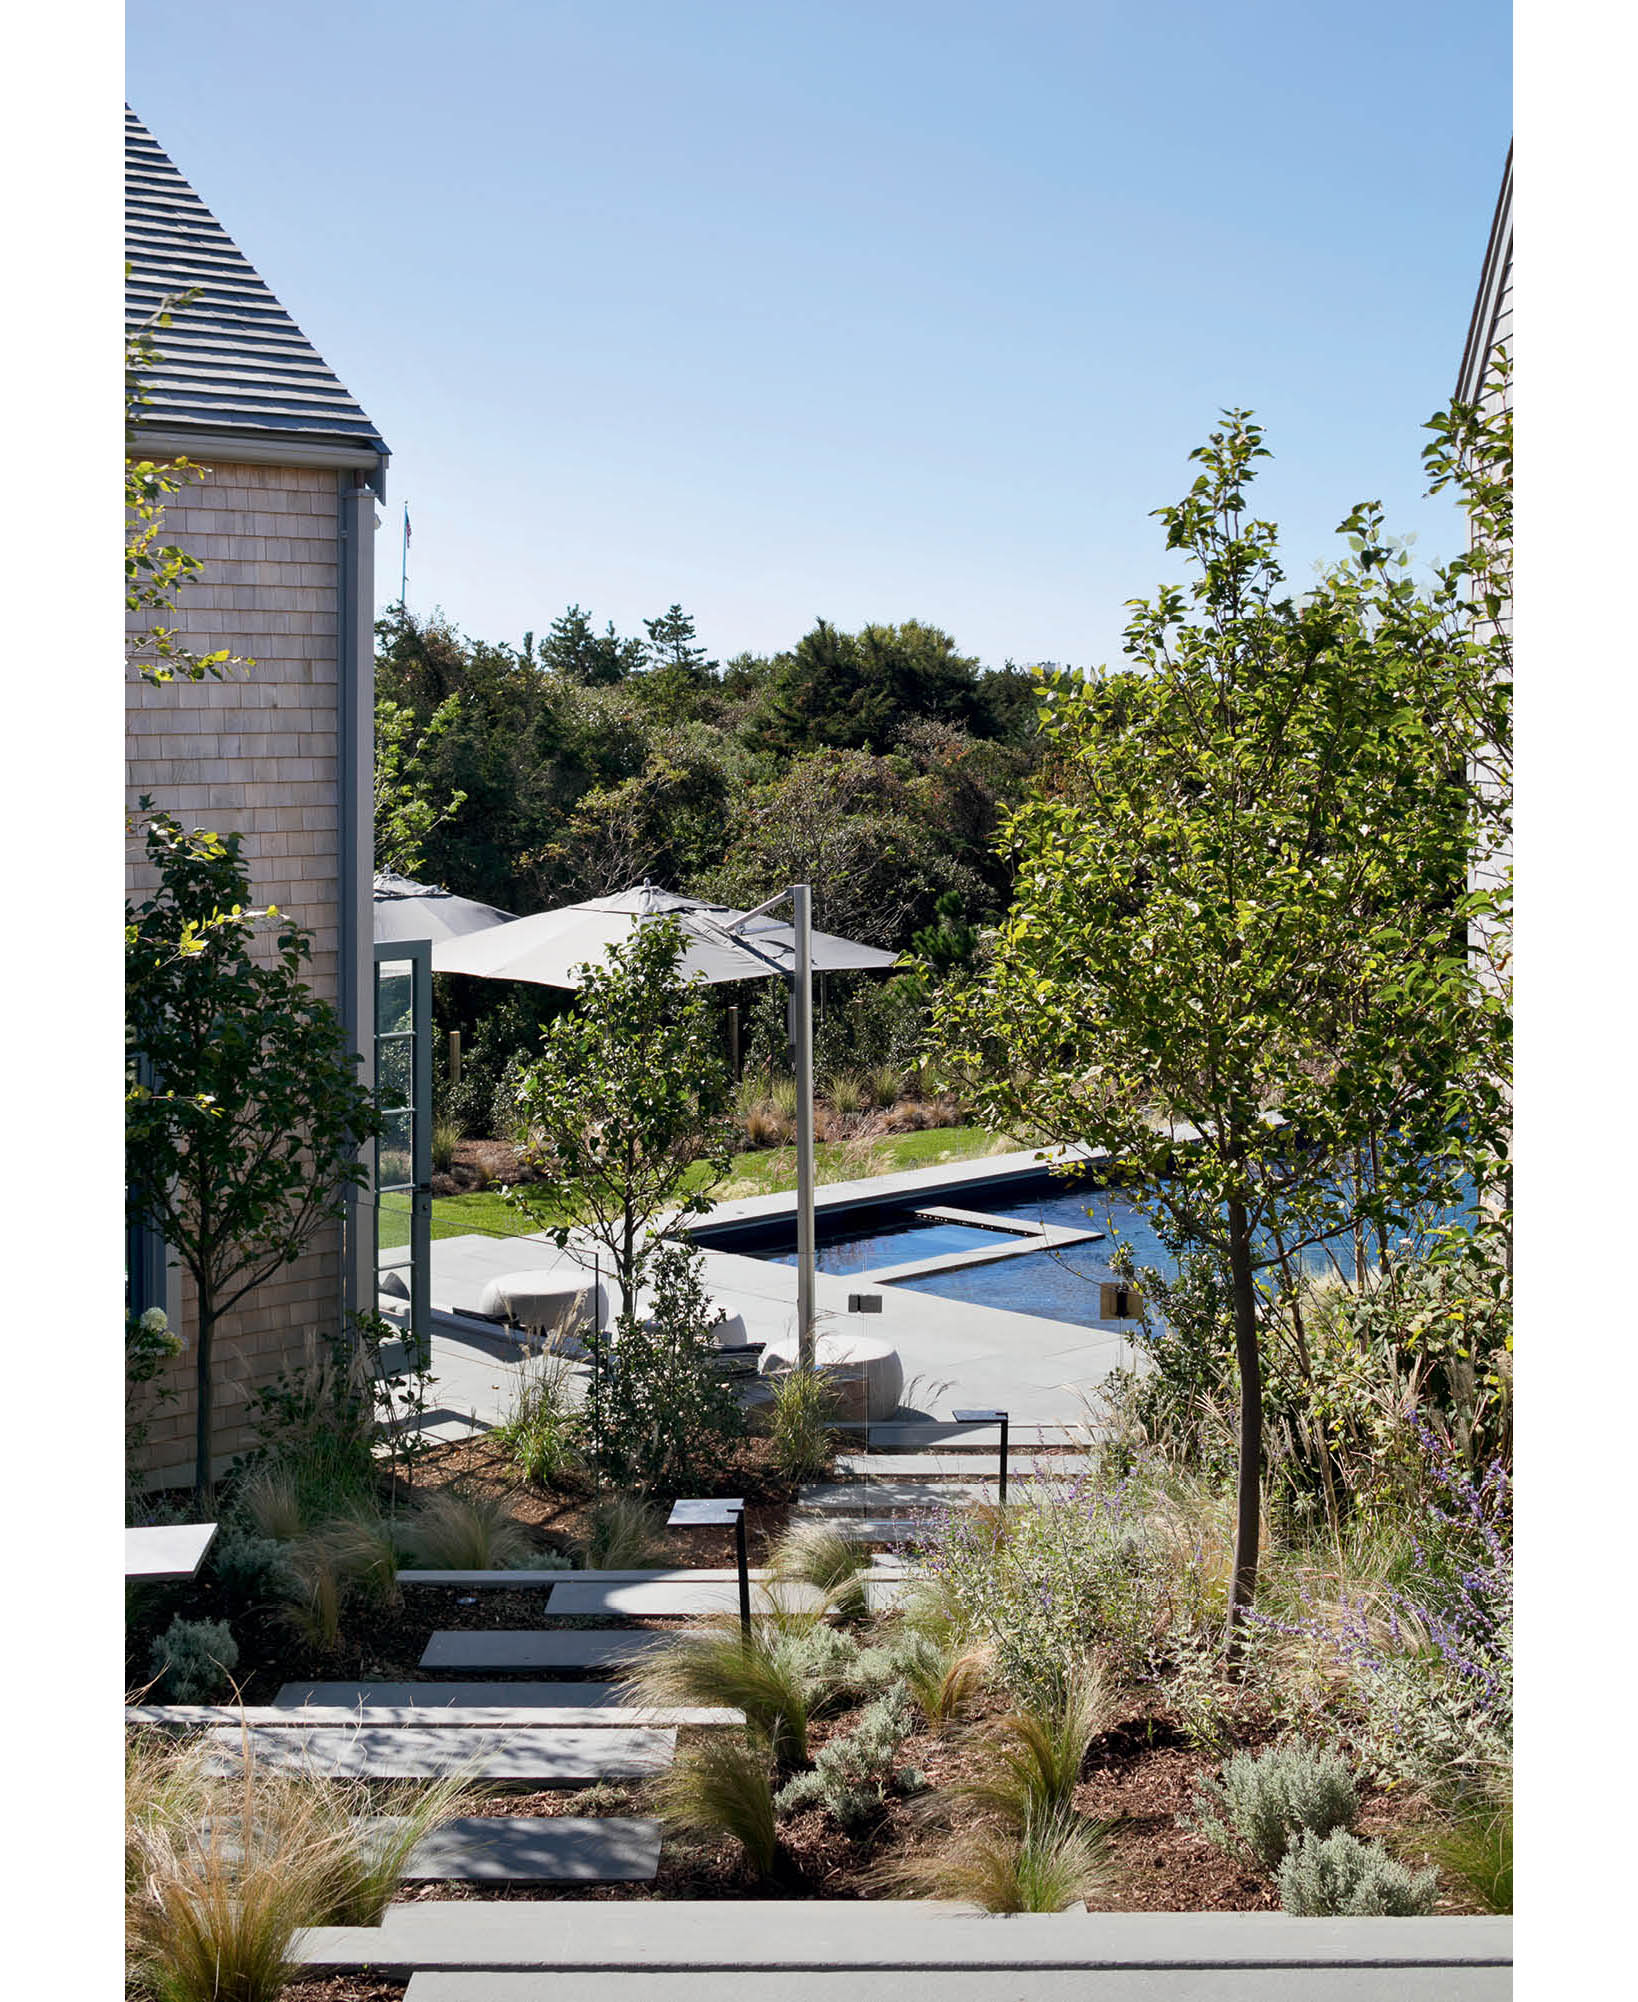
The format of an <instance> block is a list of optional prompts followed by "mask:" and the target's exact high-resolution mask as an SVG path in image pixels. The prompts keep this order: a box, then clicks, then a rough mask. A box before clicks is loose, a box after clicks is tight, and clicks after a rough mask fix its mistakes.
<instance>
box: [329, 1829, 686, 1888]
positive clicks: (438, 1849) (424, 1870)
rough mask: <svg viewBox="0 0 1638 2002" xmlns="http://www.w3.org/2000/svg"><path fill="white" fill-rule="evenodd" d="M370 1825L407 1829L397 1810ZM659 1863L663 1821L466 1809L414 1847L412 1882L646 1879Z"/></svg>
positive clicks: (409, 1868)
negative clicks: (476, 1812) (485, 1812)
mask: <svg viewBox="0 0 1638 2002" xmlns="http://www.w3.org/2000/svg"><path fill="white" fill-rule="evenodd" d="M367 1825H368V1826H369V1827H371V1828H379V1829H381V1830H383V1831H386V1830H389V1829H392V1828H395V1827H402V1825H403V1824H402V1822H401V1821H399V1820H397V1819H396V1818H395V1817H393V1816H391V1815H379V1816H375V1817H373V1818H372V1819H371V1820H370V1821H369V1822H368V1823H367ZM659 1867H660V1824H659V1823H658V1822H657V1821H641V1820H637V1819H634V1818H628V1817H624V1816H620V1815H611V1816H609V1817H607V1818H592V1817H589V1816H580V1815H568V1814H561V1815H504V1814H468V1815H459V1816H457V1817H456V1818H455V1819H454V1820H452V1821H446V1822H443V1823H442V1824H441V1825H440V1826H439V1827H437V1828H435V1829H433V1830H432V1832H431V1833H430V1834H429V1835H427V1836H425V1837H424V1838H423V1839H422V1840H421V1841H420V1842H418V1843H417V1844H416V1845H415V1848H414V1849H413V1850H412V1851H411V1852H410V1857H409V1861H408V1862H407V1863H406V1864H405V1866H404V1878H405V1880H406V1882H408V1883H412V1884H429V1883H457V1884H646V1883H651V1882H652V1881H653V1879H654V1877H655V1875H656V1873H657V1872H658V1870H659Z"/></svg>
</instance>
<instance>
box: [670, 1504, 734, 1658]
mask: <svg viewBox="0 0 1638 2002" xmlns="http://www.w3.org/2000/svg"><path fill="white" fill-rule="evenodd" d="M730 1523H732V1524H733V1529H734V1555H735V1557H736V1558H737V1559H738V1561H739V1625H740V1631H741V1632H742V1633H743V1634H744V1636H745V1638H746V1639H747V1640H749V1639H750V1638H751V1567H750V1560H749V1558H748V1557H747V1556H746V1553H745V1501H744V1498H743V1497H742V1496H736V1497H735V1498H734V1499H732V1500H730V1499H728V1498H727V1497H723V1498H721V1499H718V1498H715V1497H710V1498H707V1499H706V1500H703V1501H679V1502H673V1503H672V1504H671V1513H670V1515H668V1516H667V1517H666V1527H667V1528H668V1529H726V1528H727V1527H728V1525H729V1524H730Z"/></svg>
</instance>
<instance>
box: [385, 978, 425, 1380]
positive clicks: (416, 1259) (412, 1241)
mask: <svg viewBox="0 0 1638 2002" xmlns="http://www.w3.org/2000/svg"><path fill="white" fill-rule="evenodd" d="M375 1091H376V1102H377V1104H378V1105H379V1106H380V1109H381V1118H382V1129H381V1137H380V1138H379V1139H378V1140H377V1141H376V1143H375V1283H376V1297H377V1302H378V1304H379V1307H380V1310H381V1312H382V1313H383V1314H385V1315H386V1316H387V1317H388V1319H389V1320H392V1321H395V1322H397V1323H398V1325H399V1326H400V1327H401V1328H402V1329H403V1331H404V1337H405V1348H406V1351H407V1352H408V1354H409V1356H410V1357H411V1358H419V1363H420V1367H422V1368H423V1369H424V1368H426V1367H428V1366H429V1364H430V1362H431V1359H432V1357H431V1347H430V1314H429V1306H430V1300H429V1288H430V1285H431V1277H432V1273H431V1250H432V945H431V942H430V941H429V940H425V939H408V940H401V941H399V942H398V943H396V944H393V945H378V946H377V947H376V949H375Z"/></svg>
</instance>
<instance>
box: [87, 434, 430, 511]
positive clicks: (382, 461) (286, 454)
mask: <svg viewBox="0 0 1638 2002" xmlns="http://www.w3.org/2000/svg"><path fill="white" fill-rule="evenodd" d="M125 443H126V449H127V451H128V452H140V453H141V454H142V455H143V456H144V457H145V458H154V459H157V458H162V457H163V458H178V457H182V456H184V455H185V456H186V457H187V458H190V459H198V460H200V461H203V460H205V459H207V458H213V459H224V460H226V461H227V462H228V463H229V464H236V465H242V466H312V467H319V468H323V467H330V466H334V467H336V468H338V469H341V468H345V467H347V466H356V467H357V468H358V469H359V470H360V471H362V472H368V473H370V474H371V475H372V477H371V480H370V485H371V486H372V487H373V488H374V489H375V493H376V497H377V499H379V500H385V499H386V497H387V462H388V460H389V459H390V458H391V457H392V454H391V453H390V452H389V451H388V450H387V448H386V446H384V445H380V446H377V445H372V444H370V442H369V441H368V440H367V439H364V438H349V439H329V438H310V437H304V436H302V435H301V434H300V433H291V432H287V431H252V430H248V429H247V430H239V429H237V428H231V429H230V428H223V429H218V430H212V429H210V428H209V427H208V426H205V425H200V426H198V427H197V428H195V427H194V426H192V425H187V424H178V423H176V422H175V421H174V420H172V421H169V422H165V423H161V424H140V425H135V426H132V427H131V428H130V429H129V430H127V432H126V434H125Z"/></svg>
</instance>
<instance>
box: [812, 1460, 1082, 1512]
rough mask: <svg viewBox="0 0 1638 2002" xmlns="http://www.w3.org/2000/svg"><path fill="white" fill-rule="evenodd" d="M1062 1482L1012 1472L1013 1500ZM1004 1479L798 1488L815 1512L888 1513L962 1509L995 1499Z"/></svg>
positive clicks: (1022, 1470) (1040, 1495) (1039, 1494)
mask: <svg viewBox="0 0 1638 2002" xmlns="http://www.w3.org/2000/svg"><path fill="white" fill-rule="evenodd" d="M1059 1486H1060V1483H1058V1482H1056V1481H1051V1480H1041V1481H1038V1480H1035V1479H1033V1478H1032V1477H1031V1476H1030V1473H1029V1470H1028V1469H1027V1468H1026V1467H1013V1468H1011V1469H1009V1471H1008V1474H1007V1504H1008V1506H1009V1507H1010V1506H1011V1505H1012V1504H1013V1503H1014V1502H1029V1501H1035V1502H1039V1501H1050V1500H1051V1499H1052V1497H1053V1495H1054V1493H1055V1492H1057V1490H1058V1488H1059ZM997 1493H998V1479H997V1477H996V1476H995V1475H991V1476H990V1477H989V1478H988V1479H987V1480H981V1481H949V1480H922V1481H917V1480H910V1479H908V1478H906V1477H902V1476H901V1477H900V1478H899V1479H898V1480H896V1481H813V1482H810V1483H809V1484H808V1485H807V1486H806V1487H802V1488H798V1489H797V1491H796V1500H797V1506H798V1507H799V1508H802V1509H805V1510H808V1511H810V1512H811V1513H813V1514H815V1515H885V1514H886V1513H887V1512H888V1511H890V1510H892V1509H896V1508H910V1509H918V1508H919V1509H929V1508H960V1507H967V1506H970V1505H971V1504H972V1503H974V1502H989V1503H993V1502H994V1501H995V1499H996V1497H997Z"/></svg>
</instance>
